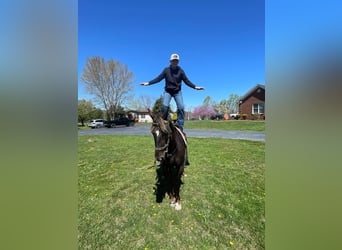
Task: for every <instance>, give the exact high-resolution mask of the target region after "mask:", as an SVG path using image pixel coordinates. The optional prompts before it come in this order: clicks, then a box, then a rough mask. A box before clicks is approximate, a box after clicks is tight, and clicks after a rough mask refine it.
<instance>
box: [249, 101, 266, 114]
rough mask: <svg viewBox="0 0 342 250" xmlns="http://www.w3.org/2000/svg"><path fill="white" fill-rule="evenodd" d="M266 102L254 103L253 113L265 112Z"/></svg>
mask: <svg viewBox="0 0 342 250" xmlns="http://www.w3.org/2000/svg"><path fill="white" fill-rule="evenodd" d="M264 110H265V103H263V102H262V103H254V104H253V108H252V114H264V113H265V111H264Z"/></svg>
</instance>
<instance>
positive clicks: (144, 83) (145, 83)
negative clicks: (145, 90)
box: [140, 82, 148, 86]
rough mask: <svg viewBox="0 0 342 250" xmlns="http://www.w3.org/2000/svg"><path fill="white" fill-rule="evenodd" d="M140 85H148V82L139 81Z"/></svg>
mask: <svg viewBox="0 0 342 250" xmlns="http://www.w3.org/2000/svg"><path fill="white" fill-rule="evenodd" d="M140 85H141V86H147V85H148V82H142V83H140Z"/></svg>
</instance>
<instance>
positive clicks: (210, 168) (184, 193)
mask: <svg viewBox="0 0 342 250" xmlns="http://www.w3.org/2000/svg"><path fill="white" fill-rule="evenodd" d="M78 140H79V143H78V145H79V155H78V157H79V166H78V167H79V225H78V229H79V236H78V237H79V249H82V250H83V249H264V247H265V243H264V240H265V238H264V231H265V215H264V214H265V204H264V202H265V187H264V171H265V156H264V151H265V144H264V143H263V142H253V141H241V140H227V139H214V138H212V139H201V138H189V140H188V144H189V159H190V162H191V165H190V166H189V167H187V168H186V169H185V172H186V174H187V176H185V177H183V182H184V185H182V187H181V199H182V210H180V211H176V210H174V209H172V208H171V207H170V206H169V204H168V200H167V199H164V200H163V202H162V203H156V196H155V195H154V192H153V188H154V186H155V181H156V180H155V177H156V168H154V167H153V168H151V166H152V165H153V160H154V159H153V155H154V151H153V150H154V145H153V138H152V136H125V135H103V136H79V137H78Z"/></svg>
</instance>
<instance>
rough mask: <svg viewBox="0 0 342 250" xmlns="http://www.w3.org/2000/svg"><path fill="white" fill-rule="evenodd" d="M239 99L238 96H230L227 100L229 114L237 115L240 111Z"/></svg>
mask: <svg viewBox="0 0 342 250" xmlns="http://www.w3.org/2000/svg"><path fill="white" fill-rule="evenodd" d="M239 99H240V97H239V96H238V95H237V94H230V95H229V98H228V100H227V103H226V105H227V109H228V113H233V114H236V113H238V111H239Z"/></svg>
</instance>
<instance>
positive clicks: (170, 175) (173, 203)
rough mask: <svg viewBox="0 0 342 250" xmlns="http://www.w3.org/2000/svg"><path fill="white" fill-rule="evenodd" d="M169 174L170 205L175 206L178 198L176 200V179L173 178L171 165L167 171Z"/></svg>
mask: <svg viewBox="0 0 342 250" xmlns="http://www.w3.org/2000/svg"><path fill="white" fill-rule="evenodd" d="M167 174H168V177H167V179H168V182H169V183H168V184H169V188H168V195H169V199H170V206H171V207H174V206H175V204H176V200H175V196H174V195H175V191H174V180H173V174H172V168H171V167H169V168H168V171H167Z"/></svg>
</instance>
